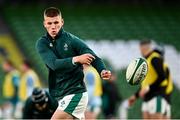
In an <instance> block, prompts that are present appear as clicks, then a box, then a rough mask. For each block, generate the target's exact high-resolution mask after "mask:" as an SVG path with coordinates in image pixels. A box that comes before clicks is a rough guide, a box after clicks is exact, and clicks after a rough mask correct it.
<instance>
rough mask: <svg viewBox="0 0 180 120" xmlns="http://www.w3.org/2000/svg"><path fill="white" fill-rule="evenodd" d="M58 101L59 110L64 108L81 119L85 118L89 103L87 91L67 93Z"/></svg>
mask: <svg viewBox="0 0 180 120" xmlns="http://www.w3.org/2000/svg"><path fill="white" fill-rule="evenodd" d="M58 103H59V105H58V108H57V109H58V110H62V111H64V112H66V113H68V114H70V115H72V116H74V117H75V118H78V119H80V120H81V119H85V116H84V113H85V111H86V107H87V103H88V94H87V92H84V93H78V94H71V95H67V96H65V97H64V98H62V99H61V100H59V101H58Z"/></svg>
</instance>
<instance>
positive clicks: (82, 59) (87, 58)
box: [73, 53, 95, 65]
mask: <svg viewBox="0 0 180 120" xmlns="http://www.w3.org/2000/svg"><path fill="white" fill-rule="evenodd" d="M94 59H95V57H94V56H93V55H91V54H88V53H87V54H83V55H80V56H76V57H73V62H74V63H80V64H87V65H90V64H91V62H92V61H93V60H94Z"/></svg>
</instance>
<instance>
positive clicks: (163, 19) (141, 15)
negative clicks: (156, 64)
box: [0, 0, 180, 118]
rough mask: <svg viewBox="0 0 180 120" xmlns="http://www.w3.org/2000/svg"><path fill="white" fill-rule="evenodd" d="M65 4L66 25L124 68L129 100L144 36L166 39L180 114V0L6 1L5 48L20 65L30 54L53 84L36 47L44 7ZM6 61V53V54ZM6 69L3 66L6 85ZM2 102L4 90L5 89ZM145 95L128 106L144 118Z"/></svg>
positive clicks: (0, 1)
mask: <svg viewBox="0 0 180 120" xmlns="http://www.w3.org/2000/svg"><path fill="white" fill-rule="evenodd" d="M49 6H56V7H58V8H60V9H61V11H62V15H63V17H64V20H65V25H64V28H65V30H67V31H69V32H71V33H73V34H75V35H77V36H79V37H80V38H82V39H84V40H85V41H86V42H87V43H88V45H89V46H90V47H91V48H92V49H93V50H95V51H96V52H97V54H98V55H99V56H101V57H102V58H104V59H106V60H107V61H108V62H109V63H110V64H111V67H112V69H115V70H116V71H117V73H118V80H117V81H116V82H117V84H118V88H119V92H120V94H121V96H122V98H123V99H126V98H128V97H129V96H130V95H131V94H133V93H134V92H135V91H136V89H137V88H138V87H137V86H135V87H132V86H130V85H128V84H127V83H126V81H125V68H126V66H127V65H128V63H129V62H130V61H131V60H132V59H133V58H136V57H139V56H140V53H139V50H138V41H139V40H141V39H143V38H150V39H152V40H154V41H155V42H156V43H161V44H164V46H165V51H166V56H165V57H166V60H167V62H168V63H169V65H170V69H171V72H172V77H173V80H174V83H175V90H174V92H173V95H172V118H180V111H179V106H180V98H179V95H180V74H179V71H180V22H179V21H180V1H178V0H66V1H61V0H59V1H56V2H55V1H54V2H52V1H51V0H47V1H43V0H29V1H26V0H0V51H1V53H3V54H5V56H6V57H8V58H10V59H11V61H13V63H14V64H15V65H16V66H17V67H19V66H20V64H22V60H23V59H24V58H27V59H28V60H29V61H30V62H31V63H32V65H33V68H34V69H35V70H36V72H37V73H38V74H39V76H40V77H41V81H42V82H43V84H44V86H47V71H46V70H45V69H46V68H45V66H44V65H43V63H42V60H41V59H40V57H39V56H38V54H37V52H36V50H35V43H36V40H37V39H38V38H39V37H40V36H42V35H43V34H44V33H45V30H44V28H43V24H42V21H43V16H42V13H43V10H44V9H45V8H46V7H49ZM0 62H2V56H0ZM3 79H4V72H3V70H2V69H1V68H0V89H2V84H3ZM0 92H1V93H0V99H1V103H2V102H3V101H2V90H0ZM140 103H141V101H140V100H139V101H138V102H137V103H136V104H135V105H134V106H133V107H132V108H130V109H129V111H128V118H141V113H140V110H141V109H140Z"/></svg>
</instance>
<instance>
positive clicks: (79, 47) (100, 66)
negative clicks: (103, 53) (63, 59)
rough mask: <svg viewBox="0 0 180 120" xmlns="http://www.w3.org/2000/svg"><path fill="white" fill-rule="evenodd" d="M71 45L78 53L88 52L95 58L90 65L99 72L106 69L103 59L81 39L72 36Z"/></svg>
mask: <svg viewBox="0 0 180 120" xmlns="http://www.w3.org/2000/svg"><path fill="white" fill-rule="evenodd" d="M72 42H73V43H72V45H73V48H74V49H75V51H76V52H77V53H78V55H82V54H86V53H90V54H91V55H93V56H94V57H95V60H94V61H93V62H92V63H91V65H92V66H93V67H94V68H95V69H96V70H97V71H98V73H99V74H101V71H102V70H104V69H106V67H105V65H104V63H103V61H102V59H101V58H99V57H98V56H97V55H96V54H95V53H94V52H93V51H92V50H91V49H90V48H89V47H88V46H87V45H86V44H85V43H84V42H83V41H82V40H81V39H79V38H78V37H75V36H73V40H72Z"/></svg>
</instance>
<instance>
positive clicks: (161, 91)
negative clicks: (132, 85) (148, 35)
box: [142, 52, 166, 101]
mask: <svg viewBox="0 0 180 120" xmlns="http://www.w3.org/2000/svg"><path fill="white" fill-rule="evenodd" d="M155 57H156V58H160V55H159V54H158V53H156V52H152V53H151V54H150V55H149V56H148V58H147V63H148V67H149V69H148V74H147V76H146V78H145V80H144V81H143V83H142V87H145V86H146V85H150V86H153V89H150V91H149V92H148V93H147V94H146V96H145V98H144V100H145V101H147V100H150V99H151V98H152V97H154V96H158V95H159V96H165V90H166V85H163V83H164V82H166V79H165V80H164V81H163V82H162V83H161V85H160V86H154V83H155V81H156V80H158V74H157V72H156V70H155V69H154V67H153V65H152V63H151V61H152V59H153V58H155ZM163 64H164V63H163Z"/></svg>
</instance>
